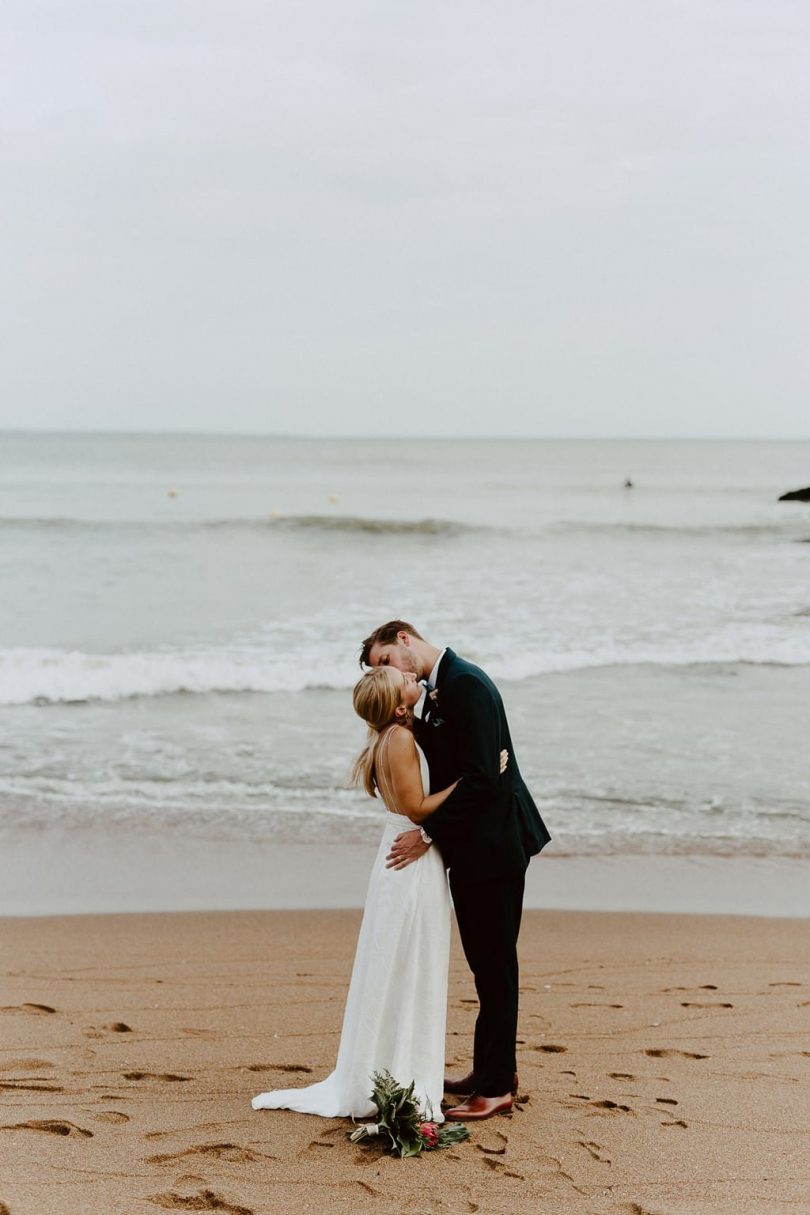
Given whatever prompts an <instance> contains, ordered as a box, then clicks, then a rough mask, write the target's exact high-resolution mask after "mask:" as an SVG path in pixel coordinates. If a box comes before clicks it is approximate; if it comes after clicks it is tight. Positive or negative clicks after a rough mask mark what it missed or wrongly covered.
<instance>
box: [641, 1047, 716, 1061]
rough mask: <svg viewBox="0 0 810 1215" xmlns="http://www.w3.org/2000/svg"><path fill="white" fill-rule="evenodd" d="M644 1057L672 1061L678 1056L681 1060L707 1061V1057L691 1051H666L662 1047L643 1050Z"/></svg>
mask: <svg viewBox="0 0 810 1215" xmlns="http://www.w3.org/2000/svg"><path fill="white" fill-rule="evenodd" d="M644 1054H645V1055H649V1056H650V1058H651V1059H672V1058H675V1057H676V1056H680V1058H682V1059H708V1058H710V1056H709V1055H698V1054H696V1053H695V1052H694V1051H691V1050H666V1049H664V1047H658V1046H656V1047H650V1048H649V1049H648V1050H645V1052H644Z"/></svg>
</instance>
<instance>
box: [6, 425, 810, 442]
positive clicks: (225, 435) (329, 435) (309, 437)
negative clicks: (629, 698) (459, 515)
mask: <svg viewBox="0 0 810 1215" xmlns="http://www.w3.org/2000/svg"><path fill="white" fill-rule="evenodd" d="M0 435H7V436H9V437H16V438H19V437H40V436H42V437H50V438H73V437H86V438H175V439H184V438H187V439H277V440H280V441H284V442H323V441H330V442H346V443H350V442H351V443H357V442H360V443H363V442H368V443H379V442H383V441H386V440H395V441H406V442H413V443H418V442H422V441H426V442H430V443H458V442H466V443H513V442H538V443H810V433H808V434H806V435H797V434H784V435H764V434H745V435H717V434H707V435H696V434H683V435H679V434H669V435H661V434H621V435H610V434H607V435H599V434H594V435H576V434H527V433H526V432H518V431H516V432H514V433H509V434H504V433H503V432H500V433H498V434H488V433H477V434H458V433H456V434H453V433H446V432H441V433H438V432H437V433H435V434H433V433H419V434H399V433H391V432H370V431H362V432H361V431H344V432H340V433H338V432H330V431H321V432H317V433H311V434H309V433H304V434H302V433H295V432H285V431H269V430H268V431H262V430H187V429H172V428H166V429H163V430H154V429H149V430H131V429H115V428H111V429H98V428H96V427H88V428H83V427H75V428H73V429H70V430H66V429H64V428H50V427H19V426H0Z"/></svg>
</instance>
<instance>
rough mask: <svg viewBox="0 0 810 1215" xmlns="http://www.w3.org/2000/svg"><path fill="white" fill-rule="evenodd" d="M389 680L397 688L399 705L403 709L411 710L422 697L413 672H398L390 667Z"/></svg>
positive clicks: (397, 669) (396, 668)
mask: <svg viewBox="0 0 810 1215" xmlns="http://www.w3.org/2000/svg"><path fill="white" fill-rule="evenodd" d="M390 671H391V678H392V679H393V680H394V682H395V683H396V684H397V685H398V687H399V703H400V705H402V707H403V708H405V709H412V708H413V706H414V705H415V704H417V702H418V701H419V698H420V696H421V695H422V689H421V687H420V686H419V683H418V682H417V679H416V675H415V673H414V672H413V671H400V670H399V668H398V667H391V668H390Z"/></svg>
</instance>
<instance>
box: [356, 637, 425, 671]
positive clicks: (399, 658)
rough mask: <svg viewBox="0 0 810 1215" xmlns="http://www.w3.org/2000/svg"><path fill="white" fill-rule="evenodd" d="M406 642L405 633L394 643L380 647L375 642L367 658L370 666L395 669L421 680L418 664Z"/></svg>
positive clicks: (390, 642) (407, 639)
mask: <svg viewBox="0 0 810 1215" xmlns="http://www.w3.org/2000/svg"><path fill="white" fill-rule="evenodd" d="M408 641H409V638H408V634H407V633H399V634H398V636H397V639H396V641H389V642H387V643H386V644H385V645H380V643H379V642H378V641H377V642H375V643H374V645H373V646H372V647H371V653H370V654H369V656H368V660H369V663H370V665H371V666H373V667H396V668H397V670H398V671H407V672H410V673H411V674H413V675H415V676H416V677H417V679H419V678H421V675H422V672H421V670H420V668H419V663H418V661H417V658H416V655H415V654H414V653H413V650H412V649H411V647H410V645H409V644H408Z"/></svg>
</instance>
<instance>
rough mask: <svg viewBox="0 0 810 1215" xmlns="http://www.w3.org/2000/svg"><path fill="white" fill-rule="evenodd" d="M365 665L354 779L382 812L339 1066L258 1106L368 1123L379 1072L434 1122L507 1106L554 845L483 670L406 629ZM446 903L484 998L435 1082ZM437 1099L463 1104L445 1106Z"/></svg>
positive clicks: (386, 632)
mask: <svg viewBox="0 0 810 1215" xmlns="http://www.w3.org/2000/svg"><path fill="white" fill-rule="evenodd" d="M360 664H361V666H363V667H369V668H371V669H370V670H368V671H367V672H366V674H364V675H363V677H362V678H361V679H360V680H359V682H358V683H357V685H356V686H355V689H354V708H355V710H356V712H357V713H358V714H359V716H360V717H362V718H363V719H364V721H365V722H366V723H367V725H368V740H367V742H366V746H365V748H364V750H363V751H362V752H361V754H360V755H359V756H358V758H357V760H356V761H355V765H354V773H353V775H354V780H355V782H356V783H357V784H361V785H362V786H363V787H364V788H365V789H366V791H367V792H368V793H369V794H370V795H371V796H372V797H376V796H378V795H379V797H380V798H381V800H382V802H383V803H384V805H385V808H386V811H387V813H386V816H385V818H386V823H385V827H384V828H383V835H382V840H381V842H380V847H379V850H378V852H377V857H376V859H375V861H374V866H373V868H372V871H371V877H370V880H369V886H368V894H367V896H366V905H365V910H364V913H363V922H362V925H361V928H360V936H359V939H358V942H357V951H356V954H355V959H354V967H353V969H352V977H351V983H350V986H349V994H348V997H347V1000H346V1008H345V1012H344V1016H343V1029H342V1032H341V1036H340V1046H339V1048H338V1056H337V1064H336V1066H335V1070H334V1071H333V1072H332V1074H331V1075H330V1076H328V1077H327V1079H325V1080H322V1081H320V1082H319V1083H318V1084H312V1085H309V1086H308V1087H307V1088H300V1089H280V1090H277V1091H274V1092H269V1093H260V1094H259V1096H257V1097H254V1098H253V1103H252V1104H253V1108H254V1109H291V1110H297V1111H298V1112H299V1113H306V1114H321V1115H322V1116H324V1117H327V1118H336V1117H353V1118H368V1117H371V1116H372V1115H373V1114H374V1112H375V1106H374V1104H373V1102H372V1100H371V1095H370V1094H371V1087H372V1080H371V1077H372V1074H373V1073H375V1072H382V1071H388V1072H390V1073H391V1075H392V1076H393V1077H394V1079H395V1080H396V1081H397V1083H398V1084H401V1085H404V1086H405V1087H408V1085H410V1083H411V1081H413V1082H414V1084H415V1090H414V1095H415V1097H416V1099H417V1101H418V1102H419V1104H420V1107H421V1109H422V1110H423V1111H424V1112H425V1114H426V1115H428V1116H430V1117H432V1119H433V1120H434V1121H436V1122H442V1121H444V1119H445V1118H448V1119H450V1120H457V1121H464V1122H468V1121H471V1120H475V1119H481V1118H489V1117H491V1116H492V1115H493V1114H500V1113H507V1112H508V1111H509V1110H511V1108H512V1097H513V1095H514V1093H515V1092H516V1091H517V1084H518V1076H517V1064H516V1058H515V1038H516V1035H517V1018H518V958H517V940H518V932H519V929H520V918H521V912H522V909H523V887H524V880H525V875H526V869H527V867H528V864H529V860H530V858H531V857H532V856H534V855H535V854H536V853H538V852H540V850H541V849H542V848H543V847H544V846H545V844H547V843H548V841H549V839H550V836H549V833H548V831H547V830H546V828H545V826H544V824H543V821H542V819H541V817H540V814H539V813H538V810H537V807H536V806H535V804H534V801H533V800H532V797H531V794H530V793H529V791H528V789H527V788H526V785H525V784H524V782H523V778H522V777H521V775H520V770H519V768H518V765H517V761H516V759H515V754H514V750H513V748H512V740H511V738H510V736H509V726H508V724H507V721H506V713H505V712H504V707H503V701H502V700H501V697H500V693H499V692H498V689H497V688H496V687H495V684H494V683H493V682H492V680H491V679H490V678H489V677H488V676H487V675H486V674H485V673H484V672H483V671H482V670H481V669H480V668H479V667H477V666H474V665H473V664H472V663H471V662H466V661H465V660H464V659H463V658H460V657H459V656H458V655H457V654H454V653H453V651H452V650H451V649H441V650H440V649H438V648H437V647H436V646H434V645H431V644H430V643H429V642H427V641H425V639H424V638H423V637H422V636H421V635H420V634H419V633H418V632H417V631H416V629H415V628H414V627H413V625H411V624H408V623H407V622H406V621H404V620H392V621H389V622H388V623H387V624H384V625H381V626H380V628H378V629H376V630H375V631H374V632H373V633H372V634H371V636H370V637H367V638H366V640H365V641H364V642H363V648H362V652H361V655H360ZM434 790H435V792H434ZM408 820H410V823H411V824H414V825H413V826H412V827H411V826H408V829H405V824H406V822H407V821H408ZM446 871H448V872H449V891H448V872H446ZM450 894H452V898H453V907H454V909H455V913H456V921H457V923H458V930H459V935H460V937H461V943H462V945H463V947H464V953H465V956H466V958H467V962H468V964H469V967H470V970H471V971H472V973H473V977H474V979H475V989H476V992H477V994H478V1001H479V1010H478V1017H477V1020H476V1023H475V1038H474V1046H473V1057H472V1065H471V1067H470V1070H469V1073H468V1074H467V1075H466V1076H464V1077H463V1078H460V1079H452V1080H450V1079H446V1078H445V1075H444V1038H445V1022H446V1016H447V979H448V966H449V952H450V897H449V895H450ZM445 1092H447V1093H453V1094H459V1095H461V1096H463V1097H466V1100H464V1101H462V1102H461V1103H460V1104H458V1105H456V1106H454V1107H453V1108H450V1109H447V1110H445V1111H444V1112H442V1108H441V1105H442V1096H443V1094H444V1093H445Z"/></svg>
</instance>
